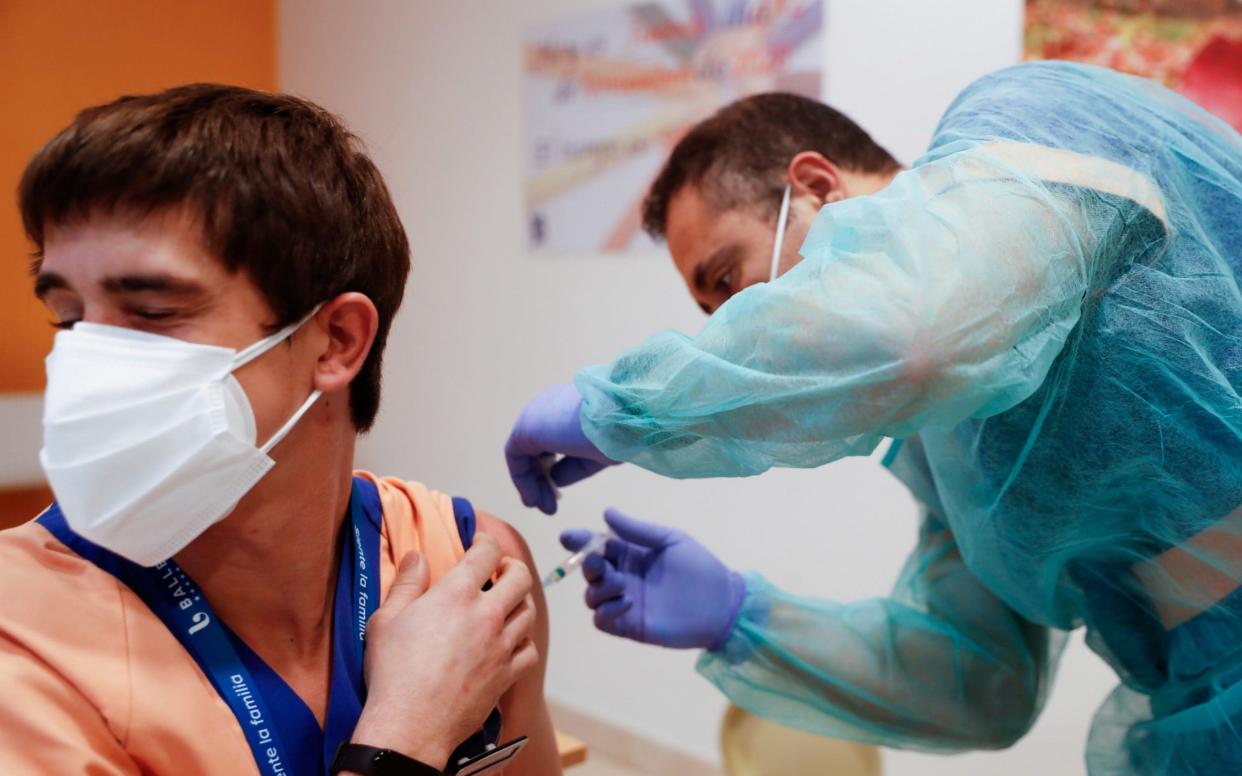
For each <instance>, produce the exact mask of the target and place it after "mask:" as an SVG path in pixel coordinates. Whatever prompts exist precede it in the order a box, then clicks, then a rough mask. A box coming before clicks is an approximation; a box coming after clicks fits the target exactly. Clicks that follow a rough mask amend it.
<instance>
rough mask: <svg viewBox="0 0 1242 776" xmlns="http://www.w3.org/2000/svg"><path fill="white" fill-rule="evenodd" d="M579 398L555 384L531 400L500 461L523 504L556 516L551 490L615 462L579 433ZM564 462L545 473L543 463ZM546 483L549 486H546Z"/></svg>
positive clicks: (574, 391)
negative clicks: (549, 459)
mask: <svg viewBox="0 0 1242 776" xmlns="http://www.w3.org/2000/svg"><path fill="white" fill-rule="evenodd" d="M581 414H582V394H580V393H578V389H577V388H575V387H573V386H572V385H554V386H552V387H551V388H548V389H546V390H544V391H543V393H541V394H539V395H538V396H536V397H535V398H534V399H532V400H531V402H530V403H529V404H527V405H526V407H525V408H524V409H523V410H522V413H521V414H520V415H518V419H517V422H516V423H514V424H513V430H512V431H511V432H509V441H507V442H506V443H505V460H506V461H507V462H508V464H509V476H510V477H511V478H512V479H513V484H514V486H516V487H517V490H518V494H519V495H520V496H521V497H522V503H523V504H525V505H526V506H528V507H539V509H540V510H541V511H543V513H544V514H548V515H551V514H554V513H555V512H556V491H555V489H554V487H553V484H555V485H558V486H559V485H572V484H573V483H575V482H577V481H578V480H584V479H586V478H587V477H590V476H591V475H592V474H595V473H596V472H598V471H599V470H600V469H603V468H605V467H607V466H612V465H614V464H616V463H617V462H616V461H614V460H612V459H611V458H609V457H608V456H606V455H604V454H603V453H601V452H600V451H599V450H598V449H597V448H596V447H595V445H593V444H591V440H589V439H587V437H586V434H584V433H582V420H581ZM556 454H560V455H563V456H564V457H563V458H561V459H560V460H559V461H557V462H556V464H555V465H553V466H552V468H551V471H549V472H547V473H546V474H545V467H544V465H543V460H544V459H546V457H547V456H549V455H556ZM549 478H551V482H549Z"/></svg>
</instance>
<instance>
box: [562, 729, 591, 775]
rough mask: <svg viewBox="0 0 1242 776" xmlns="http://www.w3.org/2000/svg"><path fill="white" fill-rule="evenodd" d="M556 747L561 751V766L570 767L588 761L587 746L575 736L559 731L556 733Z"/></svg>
mask: <svg viewBox="0 0 1242 776" xmlns="http://www.w3.org/2000/svg"><path fill="white" fill-rule="evenodd" d="M556 749H557V751H559V752H560V753H561V767H562V768H570V767H572V766H575V765H580V764H582V763H584V762H586V758H587V748H586V744H584V743H582V742H581V741H579V740H578V739H576V738H574V737H573V736H567V735H565V734H564V733H562V732H560V731H557V733H556Z"/></svg>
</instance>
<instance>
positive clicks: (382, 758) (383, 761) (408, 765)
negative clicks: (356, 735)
mask: <svg viewBox="0 0 1242 776" xmlns="http://www.w3.org/2000/svg"><path fill="white" fill-rule="evenodd" d="M341 771H352V772H354V773H357V774H361V776H444V771H442V770H440V769H439V768H433V767H432V766H430V765H428V764H427V763H423V762H419V761H418V760H415V759H414V758H413V757H406V756H405V755H403V754H401V753H400V752H394V751H393V750H391V749H379V748H377V747H374V746H366V745H365V744H351V743H349V742H348V741H346V742H344V743H342V744H341V745H340V746H338V747H337V748H336V756H335V757H333V758H332V767H331V768H330V769H329V770H328V772H329V773H331V774H332V776H336V774H338V773H340V772H341Z"/></svg>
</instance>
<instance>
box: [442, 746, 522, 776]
mask: <svg viewBox="0 0 1242 776" xmlns="http://www.w3.org/2000/svg"><path fill="white" fill-rule="evenodd" d="M524 746H526V736H522V737H521V738H518V739H515V740H513V741H510V742H509V743H507V744H501V745H500V746H494V745H492V746H489V747H488V749H487V751H486V752H483V753H482V754H479V755H475V756H474V757H471V758H469V759H466V760H459V761H458V762H457V767H456V768H455V769H454V770H453V774H454V776H483V774H486V773H500V772H501V771H502V770H504V767H505V766H506V765H508V764H509V761H510V760H512V759H513V758H514V756H516V755H517V753H518V752H520V751H522V747H524Z"/></svg>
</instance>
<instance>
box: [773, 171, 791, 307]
mask: <svg viewBox="0 0 1242 776" xmlns="http://www.w3.org/2000/svg"><path fill="white" fill-rule="evenodd" d="M788 220H789V185H788V184H786V186H785V195H784V196H783V197H781V214H780V216H779V217H778V218H777V219H776V241H775V242H773V243H772V272H771V274H770V275H769V277H768V282H769V283H771V282H772V281H773V280H776V273H777V270H779V269H780V264H781V246H782V245H783V244H784V242H785V224H786V222H787V221H788Z"/></svg>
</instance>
